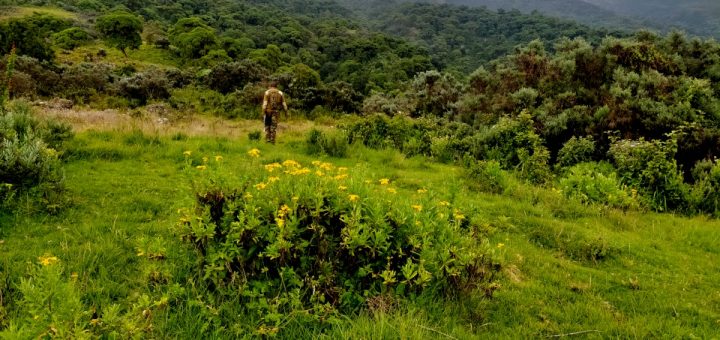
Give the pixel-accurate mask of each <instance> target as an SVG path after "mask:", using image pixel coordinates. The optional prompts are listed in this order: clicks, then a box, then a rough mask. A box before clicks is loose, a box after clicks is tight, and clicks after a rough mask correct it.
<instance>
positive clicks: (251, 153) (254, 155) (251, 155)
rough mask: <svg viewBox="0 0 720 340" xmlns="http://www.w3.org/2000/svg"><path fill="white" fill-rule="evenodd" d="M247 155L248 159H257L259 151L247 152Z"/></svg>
mask: <svg viewBox="0 0 720 340" xmlns="http://www.w3.org/2000/svg"><path fill="white" fill-rule="evenodd" d="M247 154H248V155H250V157H253V158H258V157H260V150H258V149H251V150H250V151H248V152H247Z"/></svg>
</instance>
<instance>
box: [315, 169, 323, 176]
mask: <svg viewBox="0 0 720 340" xmlns="http://www.w3.org/2000/svg"><path fill="white" fill-rule="evenodd" d="M315 174H316V175H317V176H318V177H322V176H325V174H324V173H323V172H322V171H320V170H318V171H315Z"/></svg>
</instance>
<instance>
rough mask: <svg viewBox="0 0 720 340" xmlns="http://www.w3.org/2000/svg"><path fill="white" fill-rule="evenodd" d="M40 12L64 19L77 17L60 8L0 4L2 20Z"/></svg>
mask: <svg viewBox="0 0 720 340" xmlns="http://www.w3.org/2000/svg"><path fill="white" fill-rule="evenodd" d="M35 13H38V14H49V15H52V16H56V17H58V18H63V19H77V14H75V13H73V12H69V11H66V10H64V9H60V8H53V7H35V6H5V7H3V6H0V20H6V19H11V18H21V17H26V16H30V15H33V14H35Z"/></svg>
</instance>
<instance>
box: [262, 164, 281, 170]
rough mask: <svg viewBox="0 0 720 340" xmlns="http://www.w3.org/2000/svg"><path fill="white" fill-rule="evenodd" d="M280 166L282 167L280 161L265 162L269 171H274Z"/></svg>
mask: <svg viewBox="0 0 720 340" xmlns="http://www.w3.org/2000/svg"><path fill="white" fill-rule="evenodd" d="M280 168H282V165H281V164H280V163H277V162H275V163H270V164H265V170H267V172H273V171H275V170H276V169H280Z"/></svg>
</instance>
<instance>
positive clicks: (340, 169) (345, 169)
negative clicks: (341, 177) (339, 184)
mask: <svg viewBox="0 0 720 340" xmlns="http://www.w3.org/2000/svg"><path fill="white" fill-rule="evenodd" d="M347 169H348V168H346V167H344V166H341V167H339V168H337V170H338V171H339V172H345V171H347Z"/></svg>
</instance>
